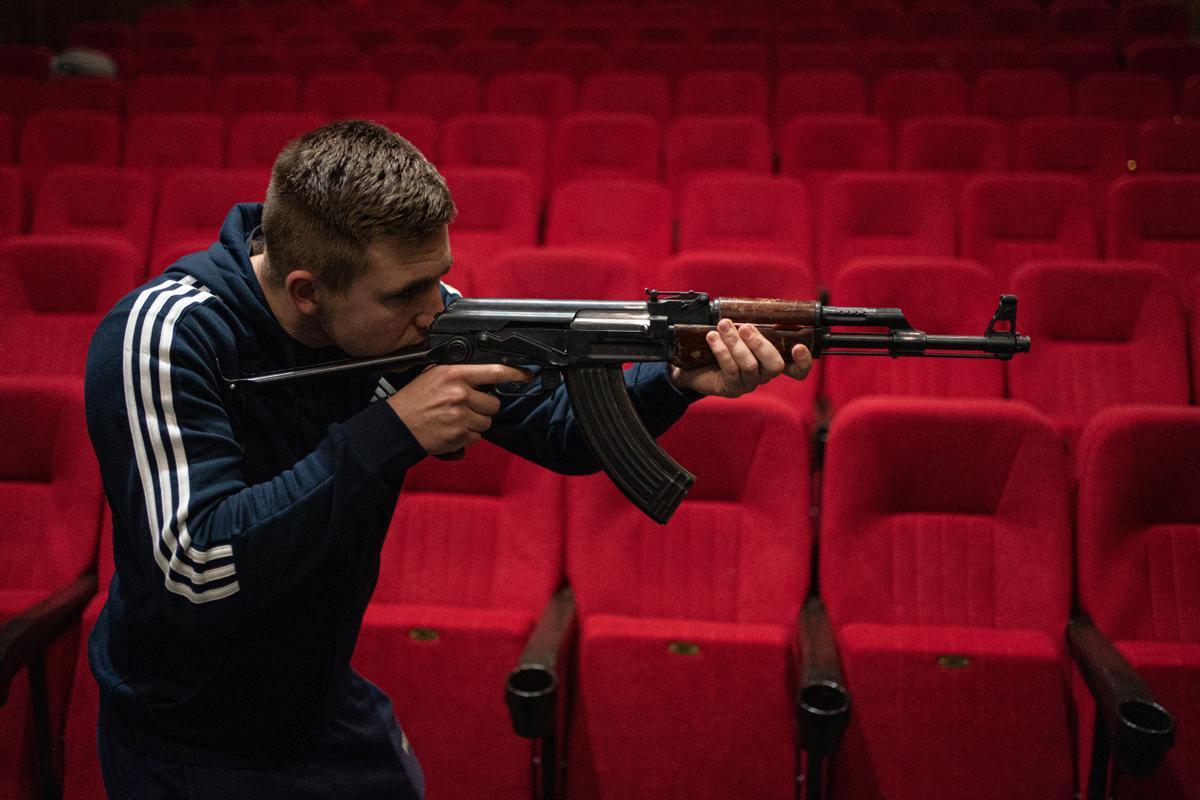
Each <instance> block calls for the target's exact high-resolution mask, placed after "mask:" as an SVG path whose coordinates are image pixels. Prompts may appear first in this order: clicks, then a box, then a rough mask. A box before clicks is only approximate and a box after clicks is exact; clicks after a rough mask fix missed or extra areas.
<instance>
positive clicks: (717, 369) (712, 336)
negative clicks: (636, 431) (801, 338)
mask: <svg viewBox="0 0 1200 800" xmlns="http://www.w3.org/2000/svg"><path fill="white" fill-rule="evenodd" d="M707 342H708V347H709V349H710V350H712V354H713V357H714V358H715V359H716V360H717V363H716V365H715V366H711V367H701V368H699V369H689V370H683V369H680V368H678V367H671V382H672V383H674V384H675V385H676V386H678V387H681V388H688V389H692V390H693V391H696V392H699V393H700V394H705V395H714V396H717V397H739V396H740V395H743V394H745V393H746V392H751V391H754V389H756V388H757V387H759V386H761V385H762V384H764V383H766V382H767V381H769V380H771V379H772V378H775V377H777V376H779V375H784V374H785V375H787V376H789V377H791V378H795V379H796V380H804V378H805V377H807V375H808V373H809V370H811V369H812V354H811V353H809V351H808V348H807V347H805V346H804V345H802V344H798V345H796V346H795V347H794V348H792V362H791V363H790V364H785V363H784V360H783V356H782V355H780V353H779V351H778V350H776V349H775V348H774V347H773V346H772V345H771V343H770V342H768V341H767V340H766V339H765V338H763V335H762V334H761V333H759V332H758V329H757V328H755V327H754V326H753V325H750V324H743V325H734V324H733V323H732V322H730V321H729V320H727V319H723V320H721V321H720V323H718V324H717V329H716V330H715V331H709V334H708V337H707Z"/></svg>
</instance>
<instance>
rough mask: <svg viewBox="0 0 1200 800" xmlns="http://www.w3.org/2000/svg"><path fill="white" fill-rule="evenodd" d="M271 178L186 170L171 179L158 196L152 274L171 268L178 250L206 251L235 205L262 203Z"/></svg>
mask: <svg viewBox="0 0 1200 800" xmlns="http://www.w3.org/2000/svg"><path fill="white" fill-rule="evenodd" d="M269 178H270V174H269V173H268V171H267V170H265V169H236V170H233V169H231V170H221V169H200V168H197V169H184V170H179V171H177V172H175V173H173V174H171V175H170V176H168V177H167V178H166V179H165V180H164V181H163V184H162V189H161V191H160V192H159V196H160V198H161V199H160V200H159V204H158V214H157V215H156V217H155V219H154V244H153V245H152V246H151V248H150V271H151V273H154V272H158V271H160V270H162V269H163V268H165V267H167V266H170V262H169V261H168V262H165V263H164V261H165V259H166V257H167V256H168V255H169V254H170V253H172V252H173V253H175V255H176V257H178V256H179V255H182V253H180V252H179V248H180V247H182V246H186V247H190V248H191V249H192V250H203V249H206V248H207V247H208V246H209V245H210V244H212V242H213V241H214V240H215V239H216V233H215V232H216V231H217V230H219V229H220V227H221V222H222V221H223V220H224V219H225V215H226V214H228V213H229V209H230V208H231V207H232V206H233V205H234V204H235V203H246V202H256V201H261V200H262V198H263V196H264V195H265V194H266V191H267V181H268V179H269Z"/></svg>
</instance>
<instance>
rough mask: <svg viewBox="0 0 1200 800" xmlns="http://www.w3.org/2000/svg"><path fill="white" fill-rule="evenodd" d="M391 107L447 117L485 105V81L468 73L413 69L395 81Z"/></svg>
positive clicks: (443, 118)
mask: <svg viewBox="0 0 1200 800" xmlns="http://www.w3.org/2000/svg"><path fill="white" fill-rule="evenodd" d="M392 108H393V109H395V110H396V111H409V112H417V113H421V114H431V115H433V116H434V117H437V118H438V119H439V120H446V119H449V118H450V117H453V116H455V115H456V114H469V113H471V112H474V111H479V110H481V109H482V108H483V82H482V81H481V80H480V79H479V78H477V77H475V76H474V75H472V74H471V73H469V72H459V71H429V72H413V73H410V74H408V75H405V76H404V77H402V78H400V79H399V80H398V81H396V90H395V94H393V95H392Z"/></svg>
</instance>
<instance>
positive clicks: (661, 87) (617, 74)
mask: <svg viewBox="0 0 1200 800" xmlns="http://www.w3.org/2000/svg"><path fill="white" fill-rule="evenodd" d="M579 110H580V111H618V112H625V113H630V114H646V115H647V116H651V117H654V119H656V120H658V121H659V122H660V123H662V122H666V120H667V117H669V116H670V114H671V87H670V84H669V83H668V82H667V80H666V78H665V77H664V76H662V75H659V74H657V73H653V72H638V71H631V72H630V71H614V72H600V73H597V74H595V75H592V76H591V77H589V78H585V79H584V81H583V85H582V86H581V87H580V93H579Z"/></svg>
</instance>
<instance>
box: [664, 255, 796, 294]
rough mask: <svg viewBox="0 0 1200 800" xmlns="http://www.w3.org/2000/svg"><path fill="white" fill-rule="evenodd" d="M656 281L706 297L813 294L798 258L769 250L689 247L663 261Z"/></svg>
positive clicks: (665, 285)
mask: <svg viewBox="0 0 1200 800" xmlns="http://www.w3.org/2000/svg"><path fill="white" fill-rule="evenodd" d="M659 284H660V285H662V286H664V287H675V288H680V287H682V289H683V290H694V291H698V292H705V293H706V294H708V295H709V296H710V297H786V298H791V299H806V298H812V297H816V295H817V285H816V277H815V276H814V275H813V274H812V272H810V271H809V269H808V265H807V264H806V263H805V262H803V261H801V260H799V259H798V258H791V257H788V256H781V255H777V254H773V253H765V252H764V253H742V252H735V251H728V252H726V251H713V250H693V251H690V252H686V253H680V254H679V255H677V256H675V257H674V258H671V259H668V260H667V261H665V262H663V264H662V267H661V269H660V270H659Z"/></svg>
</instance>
